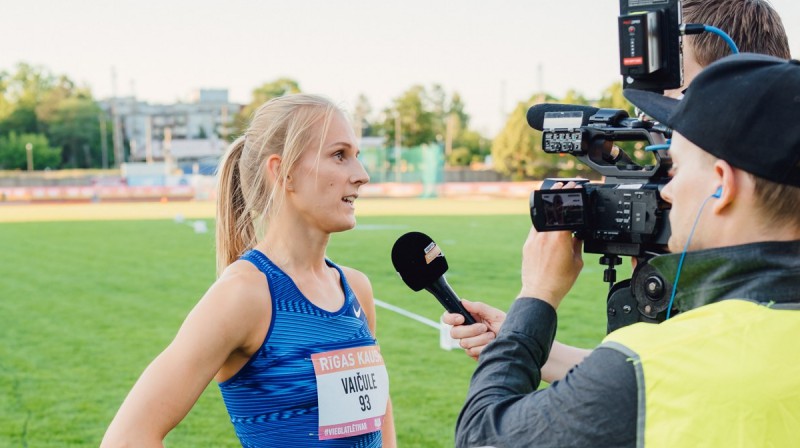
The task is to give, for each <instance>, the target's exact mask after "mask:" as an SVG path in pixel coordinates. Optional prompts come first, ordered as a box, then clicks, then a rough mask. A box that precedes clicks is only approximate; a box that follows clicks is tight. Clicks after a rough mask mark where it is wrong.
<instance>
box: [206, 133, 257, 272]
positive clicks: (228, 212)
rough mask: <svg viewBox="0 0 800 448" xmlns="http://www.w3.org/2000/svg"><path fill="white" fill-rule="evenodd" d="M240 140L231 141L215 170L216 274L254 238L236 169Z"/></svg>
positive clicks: (242, 147)
mask: <svg viewBox="0 0 800 448" xmlns="http://www.w3.org/2000/svg"><path fill="white" fill-rule="evenodd" d="M244 144H245V136H241V137H239V138H237V139H236V140H235V141H234V142H233V143H231V145H230V146H229V147H228V150H227V151H226V153H225V155H224V157H223V159H222V162H221V163H220V167H219V171H218V173H217V179H218V181H217V182H218V185H217V224H216V241H217V277H219V276H220V275H221V274H222V271H224V270H225V268H227V267H228V265H230V264H231V263H233V262H234V261H236V260H237V259H238V258H239V256H241V255H242V254H243V253H244V252H245V251H246V250H247V249H250V248H252V247H253V246H254V245H255V242H256V241H255V239H256V235H255V228H254V226H253V221H252V219H251V218H250V211H249V210H248V207H247V204H246V203H245V199H244V194H243V192H242V181H241V173H240V171H239V161H240V160H241V158H242V152H243V151H244Z"/></svg>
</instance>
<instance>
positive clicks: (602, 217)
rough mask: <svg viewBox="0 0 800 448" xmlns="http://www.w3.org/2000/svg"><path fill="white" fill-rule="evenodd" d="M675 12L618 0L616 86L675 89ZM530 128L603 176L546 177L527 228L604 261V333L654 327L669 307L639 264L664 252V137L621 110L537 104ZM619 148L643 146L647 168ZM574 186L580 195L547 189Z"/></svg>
mask: <svg viewBox="0 0 800 448" xmlns="http://www.w3.org/2000/svg"><path fill="white" fill-rule="evenodd" d="M680 24H681V7H680V1H679V0H656V1H648V2H643V1H641V0H620V17H619V19H618V25H619V43H620V71H621V73H622V75H623V87H624V88H636V89H641V90H651V91H658V92H662V91H663V90H665V89H673V88H677V87H680V86H681V85H682V84H683V62H682V48H681V46H682V38H681V32H680V29H679V27H680ZM527 118H528V124H529V125H530V126H531V127H532V128H534V129H537V130H539V131H542V149H543V150H544V151H545V152H546V153H551V154H569V155H572V156H574V157H576V158H577V159H578V160H580V161H581V162H583V163H584V164H586V165H588V166H589V167H590V168H591V169H592V170H594V171H595V172H597V173H599V174H601V175H602V176H603V177H604V181H603V183H602V184H596V183H590V182H589V181H588V180H585V179H545V181H544V182H543V184H542V186H541V189H539V190H536V191H534V192H533V193H532V194H531V197H530V212H531V221H532V222H533V225H534V227H536V230H538V231H540V232H546V231H554V230H571V231H573V232H574V233H575V235H576V237H578V238H580V239H582V240H583V242H584V251H585V252H587V253H595V254H602V257H601V258H600V263H601V264H603V265H606V266H608V267H607V268H606V269H605V271H604V274H603V280H604V281H606V282H608V283H609V284H610V290H609V293H608V326H607V331H608V332H611V331H613V330H615V329H617V328H620V327H623V326H625V325H629V324H631V323H634V322H640V321H645V322H660V321H661V320H663V319H664V317H665V315H666V311H667V307H668V306H669V291H670V290H671V288H672V287H671V285H670V284H669V282H668V281H667V280H665V279H664V278H663V277H661V276H660V275H659V274H658V272H657V271H655V269H653V268H652V267H650V265H649V264H648V263H647V261H648V260H649V259H651V258H652V257H654V256H656V255H658V254H661V253H664V252H666V244H667V241H668V240H669V236H670V227H669V210H670V204H669V203H667V202H666V201H664V200H663V199H662V198H661V194H660V191H661V189H662V188H663V187H664V185H666V183H667V182H669V169H670V167H671V166H672V160H671V159H670V157H669V154H668V153H667V151H666V148H667V145H666V144H665V142H666V139H669V138H670V137H671V134H672V130H671V129H669V128H667V127H665V126H663V125H660V124H658V123H654V122H652V121H647V120H640V119H637V118H631V117H630V116H629V115H628V113H627V112H626V111H624V110H618V109H598V108H595V107H590V106H579V105H568V104H537V105H534V106H533V107H531V108H530V109H529V110H528V117H527ZM620 142H643V143H645V144H646V149H648V151H649V152H651V154H652V155H653V159H654V162H653V163H652V164H640V163H637V162H636V161H635V160H634V159H633V158H632V157H630V156H629V155H628V154H627V153H626V152H625V151H624V150H623V149H621V148H620V147H619V146H617V144H616V143H620ZM570 180H573V181H576V182H577V183H579V184H581V188H573V189H557V190H554V189H552V188H551V187H552V185H553V184H554V183H556V182H566V181H570ZM620 256H631V257H635V258H636V261H637V263H636V267H635V269H634V271H633V275H632V276H631V278H630V279H626V280H623V281H620V282H617V281H616V271H615V269H614V266H616V265H618V264H620V263H621V261H622V260H621V258H620Z"/></svg>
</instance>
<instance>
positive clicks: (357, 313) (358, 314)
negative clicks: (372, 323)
mask: <svg viewBox="0 0 800 448" xmlns="http://www.w3.org/2000/svg"><path fill="white" fill-rule="evenodd" d="M353 313H355V315H356V317H357V318H359V319H360V318H361V308H359V309H356V307H353Z"/></svg>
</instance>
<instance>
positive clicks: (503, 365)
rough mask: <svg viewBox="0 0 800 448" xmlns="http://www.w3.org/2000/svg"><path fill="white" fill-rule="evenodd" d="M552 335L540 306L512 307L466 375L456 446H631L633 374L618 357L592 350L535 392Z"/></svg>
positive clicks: (526, 302)
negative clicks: (469, 377)
mask: <svg viewBox="0 0 800 448" xmlns="http://www.w3.org/2000/svg"><path fill="white" fill-rule="evenodd" d="M555 330H556V313H555V310H554V309H553V308H552V307H551V306H550V305H549V304H547V303H546V302H543V301H541V300H538V299H527V298H526V299H518V300H517V301H516V302H515V303H514V304H513V305H512V306H511V309H510V310H509V312H508V316H507V317H506V321H505V322H504V323H503V326H502V328H501V330H500V334H498V336H497V339H495V340H494V341H493V342H492V343H491V344H489V345H488V346H487V347H486V348H485V349H484V350H483V352H482V353H481V355H480V362H479V363H478V368H477V369H476V370H475V373H474V374H473V376H472V381H471V383H470V387H469V392H468V394H467V400H466V403H465V404H464V408H463V409H462V410H461V414H460V415H459V417H458V423H457V426H456V445H457V446H458V447H479V446H494V447H534V446H545V447H580V446H587V447H588V446H591V447H606V446H608V447H618V446H635V444H636V417H637V400H636V395H637V386H636V374H635V372H634V368H633V365H632V364H631V363H630V362H629V361H628V360H627V357H626V356H625V355H623V354H622V353H620V352H617V351H615V350H613V349H609V348H597V349H595V350H594V351H593V352H592V354H591V355H589V356H588V357H587V358H586V359H585V360H584V361H583V362H581V363H580V364H579V365H577V366H576V367H574V368H573V369H572V370H571V371H570V372H569V374H567V376H566V377H565V378H564V379H563V380H562V381H556V382H554V383H553V384H551V385H550V387H548V388H546V389H543V390H538V391H537V390H536V388H537V387H538V386H539V383H540V381H541V366H542V365H544V363H545V361H546V360H547V356H548V354H549V352H550V347H551V345H552V343H553V339H554V338H555Z"/></svg>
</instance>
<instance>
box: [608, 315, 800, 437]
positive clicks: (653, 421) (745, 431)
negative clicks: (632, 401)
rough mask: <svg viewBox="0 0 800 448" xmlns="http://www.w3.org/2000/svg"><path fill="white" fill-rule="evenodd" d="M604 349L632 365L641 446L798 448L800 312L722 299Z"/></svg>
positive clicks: (626, 333) (623, 335) (615, 336)
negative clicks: (634, 375) (623, 358)
mask: <svg viewBox="0 0 800 448" xmlns="http://www.w3.org/2000/svg"><path fill="white" fill-rule="evenodd" d="M602 346H604V347H609V348H614V349H616V350H619V351H621V352H622V353H625V354H626V355H627V356H628V357H629V360H630V361H631V362H632V363H633V364H634V366H635V369H636V378H637V382H638V402H639V412H638V421H637V446H640V447H641V446H646V447H647V448H653V447H661V446H664V447H700V446H713V447H725V448H728V447H798V446H800V311H797V310H780V309H771V308H768V307H766V306H763V305H758V304H756V303H753V302H748V301H744V300H724V301H721V302H718V303H715V304H711V305H706V306H702V307H700V308H697V309H695V310H692V311H689V312H686V313H683V314H679V315H678V316H676V317H674V318H672V319H670V320H668V321H666V322H663V323H661V324H659V325H653V324H645V323H639V324H634V325H631V326H628V327H625V328H621V329H619V330H617V331H615V332H613V333H611V334H609V335H608V336H607V337H606V338H605V340H604V341H603V344H602Z"/></svg>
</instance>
